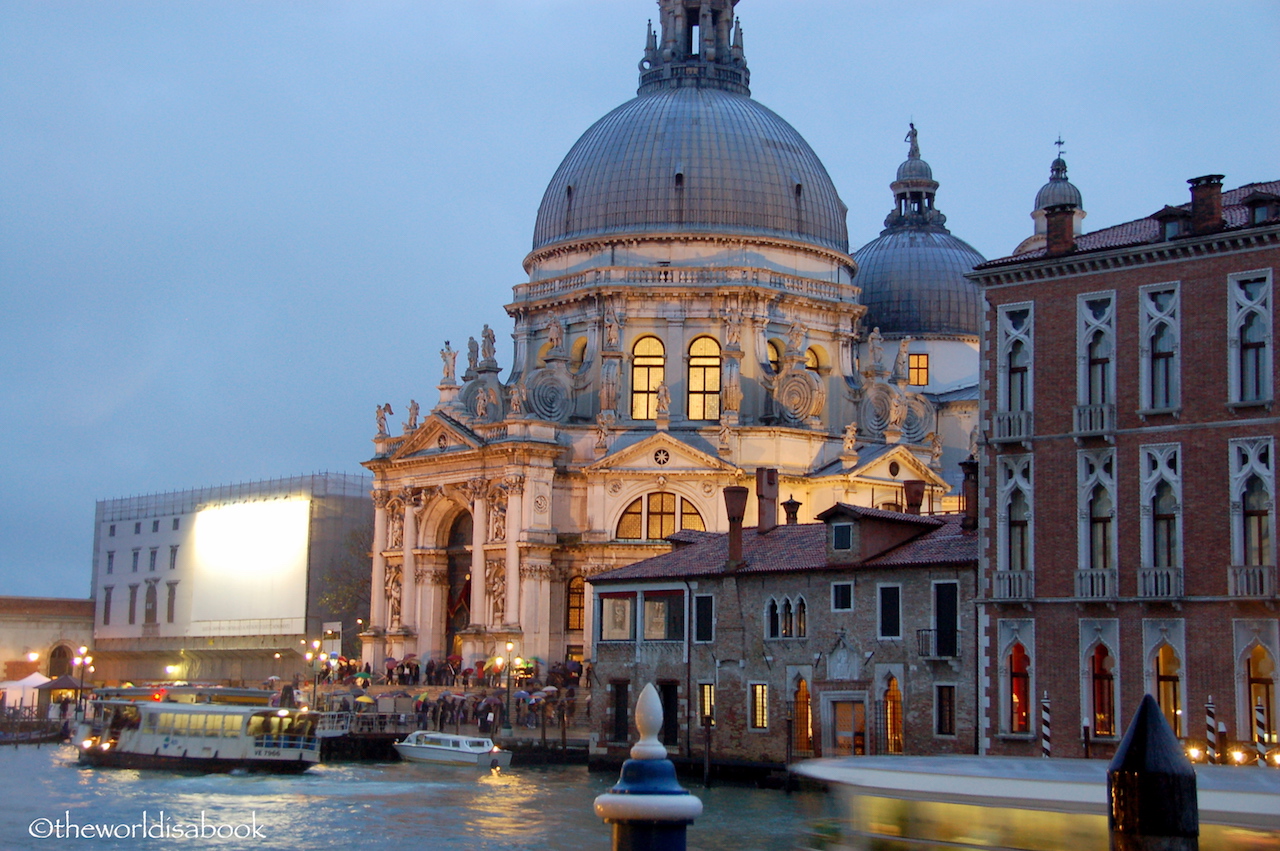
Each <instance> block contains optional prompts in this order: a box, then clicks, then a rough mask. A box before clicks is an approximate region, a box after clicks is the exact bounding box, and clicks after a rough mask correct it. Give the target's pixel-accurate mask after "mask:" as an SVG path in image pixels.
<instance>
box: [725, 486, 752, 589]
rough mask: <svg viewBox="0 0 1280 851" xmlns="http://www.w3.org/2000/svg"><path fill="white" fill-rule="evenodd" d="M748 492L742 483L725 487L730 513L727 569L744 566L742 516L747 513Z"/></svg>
mask: <svg viewBox="0 0 1280 851" xmlns="http://www.w3.org/2000/svg"><path fill="white" fill-rule="evenodd" d="M747 493H748V491H747V489H746V488H744V487H742V486H741V485H733V486H731V487H727V488H725V489H724V508H725V512H726V513H727V514H728V515H729V560H728V561H727V562H726V563H725V570H737V569H738V568H739V567H741V566H742V517H743V515H744V514H746V513H747Z"/></svg>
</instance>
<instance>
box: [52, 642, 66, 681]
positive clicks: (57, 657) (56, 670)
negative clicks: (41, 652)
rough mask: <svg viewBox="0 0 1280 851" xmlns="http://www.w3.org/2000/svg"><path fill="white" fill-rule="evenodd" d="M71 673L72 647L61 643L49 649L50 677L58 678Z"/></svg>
mask: <svg viewBox="0 0 1280 851" xmlns="http://www.w3.org/2000/svg"><path fill="white" fill-rule="evenodd" d="M69 673H71V648H69V647H66V646H64V645H62V644H59V645H58V646H57V647H55V648H53V649H52V650H50V651H49V677H50V679H54V680H56V679H57V678H58V677H60V676H62V675H63V674H69Z"/></svg>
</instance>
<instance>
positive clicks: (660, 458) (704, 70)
mask: <svg viewBox="0 0 1280 851" xmlns="http://www.w3.org/2000/svg"><path fill="white" fill-rule="evenodd" d="M736 2H737V0H700V2H695V0H659V2H658V6H659V7H660V18H659V27H658V29H657V30H656V31H655V29H653V28H652V27H651V28H650V30H649V33H648V36H647V39H646V44H645V49H644V53H643V58H642V60H641V63H640V69H641V70H640V86H639V90H638V92H637V96H636V97H635V98H634V99H632V100H629V101H627V102H626V103H624V104H622V105H621V106H619V107H618V108H617V109H615V110H613V111H612V112H610V113H609V114H608V115H606V116H605V117H603V118H602V119H600V120H599V121H598V122H597V123H596V124H594V125H593V126H592V127H591V128H589V129H588V130H587V131H586V132H585V133H584V134H583V135H582V137H581V138H580V139H579V140H578V142H577V143H576V144H575V145H574V146H573V148H572V149H571V150H570V151H569V153H568V154H567V156H566V157H565V158H564V160H563V162H562V163H561V165H560V167H559V169H558V170H557V171H556V173H555V175H554V176H553V177H552V178H551V181H550V184H549V185H548V187H547V190H546V193H545V195H544V197H543V200H542V204H541V207H540V208H539V211H538V215H537V220H536V222H535V224H534V234H533V249H532V251H531V253H530V254H529V255H528V256H527V257H526V258H525V260H524V268H525V271H526V273H527V275H528V280H527V282H525V283H521V284H520V285H518V286H516V287H515V288H514V294H513V298H512V301H511V303H509V304H508V305H507V306H506V310H507V313H508V314H509V316H510V317H511V319H512V322H513V329H512V332H511V333H512V339H513V341H514V347H513V348H514V359H513V362H512V363H510V364H500V363H499V361H498V358H497V346H496V332H495V331H494V330H493V329H490V328H489V327H488V326H485V328H484V329H483V330H482V331H481V333H480V334H479V335H477V336H478V337H479V339H478V340H477V339H476V338H474V337H473V338H472V339H471V340H470V341H469V343H468V344H467V345H466V346H465V347H461V346H460V347H459V349H460V351H457V350H455V349H454V348H453V346H452V345H451V344H450V343H445V346H444V348H443V349H442V350H441V352H440V356H441V379H440V382H439V385H438V391H439V401H438V403H437V404H436V405H435V406H434V407H433V408H432V409H431V410H430V411H429V412H425V414H424V415H423V416H422V417H421V418H419V407H418V405H417V403H411V405H410V409H409V418H408V420H407V421H406V422H404V423H403V426H402V428H401V429H400V433H399V434H393V433H392V431H393V429H392V428H391V427H389V426H388V424H387V422H386V420H387V414H388V413H389V411H388V410H386V409H385V408H379V409H378V412H377V422H378V433H377V435H376V437H375V438H374V445H375V453H374V456H373V457H372V458H371V459H369V460H367V461H366V462H365V466H366V467H367V468H368V469H369V470H370V471H371V472H372V473H373V475H374V490H373V500H374V508H375V526H374V535H373V557H372V561H373V565H372V567H373V570H372V574H373V575H372V591H373V593H372V605H371V613H370V621H369V624H368V628H367V629H366V631H365V632H364V634H363V635H362V640H363V642H364V651H363V652H364V657H365V659H366V660H367V661H371V662H373V663H374V664H375V665H376V664H378V663H380V662H381V661H382V660H383V659H384V658H385V657H395V658H402V657H404V656H406V655H408V654H410V653H413V654H417V655H418V656H420V657H422V658H435V659H441V658H445V657H448V656H453V657H458V658H459V659H460V660H462V661H463V662H464V664H466V665H471V664H473V663H474V661H475V660H477V659H480V658H487V657H490V656H493V655H507V654H508V644H510V645H511V648H510V651H509V652H510V655H520V656H523V657H525V658H537V659H540V660H543V661H544V662H546V663H550V662H554V661H559V660H564V659H583V658H586V659H590V658H591V648H590V636H591V635H592V620H593V617H594V615H593V611H592V607H591V605H590V604H589V600H590V596H589V587H588V586H589V582H590V578H591V577H592V576H593V575H594V574H596V573H599V572H601V571H604V570H607V569H611V568H615V567H620V566H623V565H627V564H630V563H633V562H635V561H638V560H640V559H644V558H648V557H650V556H653V555H658V554H661V553H663V552H666V551H667V550H668V549H669V547H670V545H669V544H668V543H667V541H666V539H667V538H668V536H670V535H672V534H674V533H675V532H678V531H682V530H689V531H695V532H696V531H706V532H718V531H724V530H727V529H728V519H727V517H726V516H725V511H724V507H723V500H722V499H721V496H720V492H721V491H722V489H723V488H724V487H726V486H730V485H738V484H745V485H747V486H749V487H754V484H755V479H756V476H755V473H756V470H757V469H759V468H768V469H772V470H776V471H777V487H778V493H779V494H780V497H788V498H792V499H794V500H796V501H798V502H800V503H801V504H802V509H801V511H802V517H801V519H802V520H812V519H813V518H814V517H816V516H817V515H818V514H819V513H821V512H822V511H824V510H825V509H827V508H830V507H831V506H832V505H834V504H836V503H837V502H841V503H845V504H848V505H860V506H869V507H873V508H891V509H901V508H903V507H905V506H906V503H907V495H908V492H910V494H911V495H913V496H915V495H919V496H915V498H916V499H918V500H919V501H920V502H921V503H922V507H923V510H924V511H925V512H926V513H928V512H929V511H930V510H932V509H936V510H942V509H943V508H944V507H945V508H954V507H955V505H956V502H957V499H958V497H957V495H956V494H957V490H958V484H959V481H960V478H961V476H960V472H959V468H958V467H957V464H958V462H959V461H961V460H963V459H964V458H966V457H968V456H969V455H970V454H971V452H972V447H971V445H970V442H971V437H970V435H971V432H972V429H973V426H974V423H975V421H976V414H977V395H978V394H977V389H976V388H977V376H978V357H977V345H978V331H979V328H978V323H979V320H980V316H981V304H982V302H981V296H980V294H979V293H978V290H977V288H976V286H975V285H974V284H972V283H971V282H969V281H968V280H966V279H965V278H964V277H963V275H964V273H965V272H967V271H969V269H971V268H972V266H973V265H974V264H976V263H978V262H981V260H982V258H981V256H980V255H978V254H977V252H976V251H974V250H973V249H972V248H970V247H969V246H968V245H966V244H965V243H963V242H962V241H960V240H959V239H956V238H955V237H953V236H951V235H950V233H949V231H947V229H946V228H945V226H944V222H945V217H944V216H942V214H941V213H940V212H939V211H938V210H937V209H936V207H935V203H934V202H935V194H936V191H937V188H938V183H937V182H936V181H934V180H933V176H932V172H931V169H930V167H929V165H928V164H927V163H926V162H924V160H923V159H921V156H920V149H919V142H918V137H917V134H916V131H915V129H914V127H913V128H911V132H910V133H909V135H908V138H907V139H906V140H905V141H906V142H907V143H908V145H909V147H908V158H907V161H906V162H904V163H903V164H902V166H901V167H900V168H899V170H898V173H897V176H896V179H895V180H894V181H893V182H892V184H891V189H892V191H893V194H894V209H893V212H891V214H890V216H889V218H888V219H887V220H886V229H885V231H884V232H883V233H882V234H881V235H880V237H879V238H878V239H876V240H874V241H873V242H872V243H869V244H868V245H867V246H866V247H865V248H864V249H862V250H860V251H859V252H857V253H856V254H851V253H850V251H849V242H848V234H847V231H846V225H845V214H846V207H845V205H844V204H843V202H842V201H841V200H840V196H839V194H838V193H837V191H836V188H835V186H834V185H833V184H832V181H831V179H830V178H829V176H828V174H827V171H826V169H825V168H824V167H823V165H822V163H821V161H820V160H819V159H818V157H817V155H816V154H815V153H814V152H813V150H812V149H811V148H810V146H809V145H808V144H807V143H806V142H805V140H804V139H803V138H802V137H801V136H800V135H799V133H797V132H796V131H795V129H794V128H792V127H791V125H789V124H788V123H787V122H786V121H784V120H783V119H782V118H780V117H779V116H777V115H776V114H774V113H773V112H771V111H770V110H769V109H767V108H766V107H764V106H762V105H761V104H759V103H758V102H756V101H755V100H753V99H752V98H751V96H750V88H749V84H750V74H749V71H748V68H747V62H746V58H745V54H744V49H743V35H742V28H741V25H740V24H739V23H738V21H737V19H736V18H735V17H734V6H735V4H736ZM860 267H863V269H864V271H863V272H860ZM864 281H865V283H864ZM753 504H754V501H753ZM751 514H754V512H750V513H749V516H748V519H747V522H748V523H754V522H755V521H756V519H757V518H755V517H754V516H750V515H751Z"/></svg>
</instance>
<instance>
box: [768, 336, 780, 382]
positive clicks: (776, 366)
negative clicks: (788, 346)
mask: <svg viewBox="0 0 1280 851" xmlns="http://www.w3.org/2000/svg"><path fill="white" fill-rule="evenodd" d="M768 350H769V369H771V370H773V374H774V375H777V374H778V373H780V372H782V352H781V351H780V350H779V349H778V344H777V343H774V342H772V341H770V342H769V344H768Z"/></svg>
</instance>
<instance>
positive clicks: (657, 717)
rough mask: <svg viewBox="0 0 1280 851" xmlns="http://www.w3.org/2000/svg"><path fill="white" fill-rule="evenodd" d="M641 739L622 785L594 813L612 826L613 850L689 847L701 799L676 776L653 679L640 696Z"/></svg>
mask: <svg viewBox="0 0 1280 851" xmlns="http://www.w3.org/2000/svg"><path fill="white" fill-rule="evenodd" d="M636 729H638V730H639V731H640V741H638V742H636V743H635V744H634V745H633V746H632V747H631V759H629V760H627V761H626V762H625V763H623V765H622V774H621V776H620V777H619V778H618V784H617V785H616V786H614V787H613V788H612V789H610V790H609V791H608V792H606V793H605V794H603V795H601V796H599V797H598V798H596V803H595V810H596V815H597V816H599V817H600V818H602V819H604V821H605V823H606V824H611V825H613V846H612V848H613V851H685V847H686V846H685V831H686V830H687V829H688V827H689V825H690V824H692V823H693V820H694V819H695V818H697V817H698V816H700V815H702V801H700V800H699V799H698V798H695V797H694V796H693V795H690V794H689V792H688V791H687V790H686V789H685V788H684V787H682V786H681V785H680V784H679V783H678V782H677V781H676V767H675V765H674V764H673V763H672V762H671V760H669V759H667V749H666V748H665V747H664V746H663V745H662V743H661V742H659V741H658V731H659V730H661V729H662V699H661V698H660V697H658V690H657V689H656V688H654V687H653V683H649V684H647V685H646V686H645V687H644V690H643V691H641V692H640V699H639V700H637V701H636Z"/></svg>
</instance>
